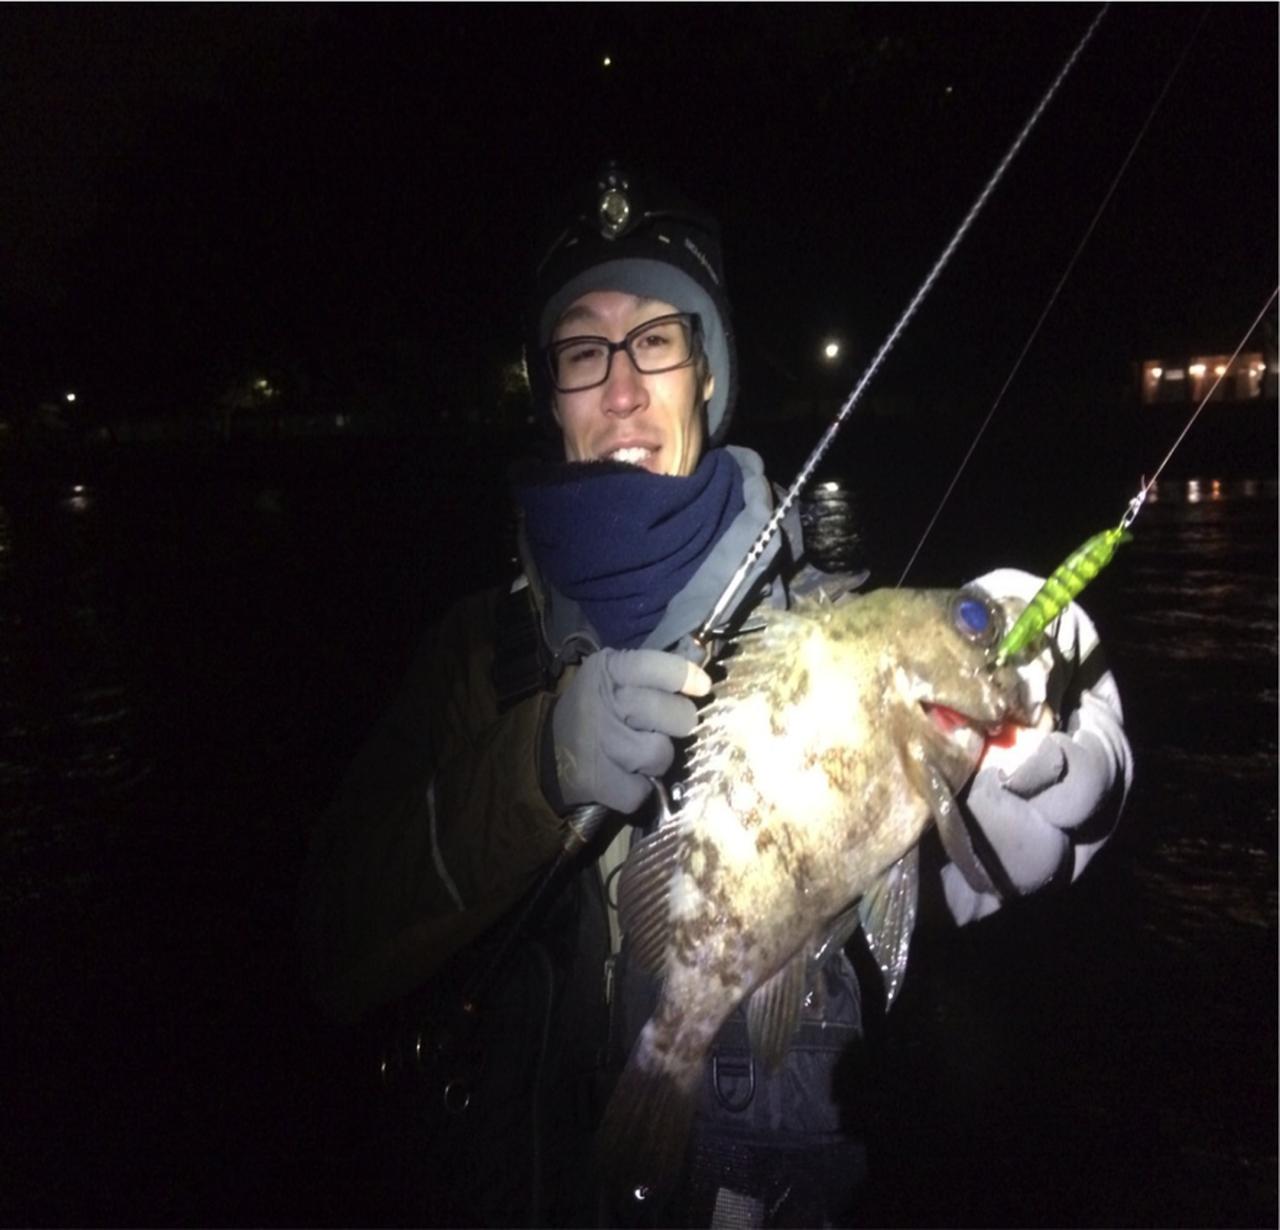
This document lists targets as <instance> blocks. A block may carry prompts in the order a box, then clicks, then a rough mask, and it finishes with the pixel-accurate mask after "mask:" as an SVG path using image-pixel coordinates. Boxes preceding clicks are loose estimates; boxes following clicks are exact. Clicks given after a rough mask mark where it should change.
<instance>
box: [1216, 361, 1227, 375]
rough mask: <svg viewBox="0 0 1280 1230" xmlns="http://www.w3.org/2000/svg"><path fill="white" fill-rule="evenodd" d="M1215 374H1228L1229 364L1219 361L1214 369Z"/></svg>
mask: <svg viewBox="0 0 1280 1230" xmlns="http://www.w3.org/2000/svg"><path fill="white" fill-rule="evenodd" d="M1213 374H1214V375H1215V376H1225V375H1226V374H1227V365H1226V364H1225V363H1219V364H1218V366H1217V367H1215V368H1214V369H1213Z"/></svg>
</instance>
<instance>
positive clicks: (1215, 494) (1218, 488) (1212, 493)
mask: <svg viewBox="0 0 1280 1230" xmlns="http://www.w3.org/2000/svg"><path fill="white" fill-rule="evenodd" d="M1209 498H1210V499H1211V500H1220V499H1222V481H1221V479H1217V478H1215V479H1214V480H1213V483H1212V484H1211V485H1210V487H1209Z"/></svg>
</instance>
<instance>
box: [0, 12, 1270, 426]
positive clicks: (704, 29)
mask: <svg viewBox="0 0 1280 1230" xmlns="http://www.w3.org/2000/svg"><path fill="white" fill-rule="evenodd" d="M1094 12H1095V9H1094V8H1092V7H1090V6H1074V5H1073V6H1051V5H1014V6H1001V5H982V6H965V5H957V6H940V7H935V6H911V5H891V6H877V5H835V6H820V7H812V8H810V7H808V6H799V5H785V6H743V5H716V6H705V7H703V6H693V5H681V6H679V7H678V8H676V7H669V6H657V7H650V6H638V5H637V6H620V7H612V6H588V7H578V6H568V7H563V8H544V7H541V6H535V5H522V6H518V7H510V8H508V7H502V6H477V7H470V6H464V7H435V6H431V7H412V8H411V7H409V6H403V7H402V6H393V7H389V8H374V7H372V6H358V7H357V6H322V7H310V6H305V5H290V6H281V7H259V6H239V5H236V6H200V5H178V6H165V7H160V6H151V5H147V6H108V5H95V6H84V7H82V6H68V5H57V6H12V5H11V6H7V7H6V8H5V9H4V11H3V14H2V15H0V24H2V26H3V37H2V38H0V43H2V44H3V47H4V51H3V53H2V54H3V59H4V69H3V74H2V77H3V84H2V85H0V91H2V93H0V117H2V118H0V152H2V154H3V163H4V165H5V167H6V174H5V175H4V176H3V180H2V186H0V250H3V252H4V262H3V278H4V302H5V305H6V306H5V309H4V311H5V313H6V314H7V316H8V321H7V332H9V334H10V336H11V337H13V338H15V339H16V340H17V342H18V345H17V346H16V347H15V348H14V349H13V350H10V354H9V359H8V360H7V362H6V367H7V368H8V369H9V374H10V377H11V379H13V380H14V383H13V384H12V385H10V387H9V388H8V389H7V390H6V396H7V397H10V398H14V397H16V398H17V399H18V401H19V402H24V401H30V400H31V399H33V398H40V397H47V396H50V395H52V394H54V393H56V391H57V390H58V389H60V388H63V387H67V388H70V387H76V388H79V389H82V390H84V391H85V397H83V398H82V400H83V401H86V402H87V401H92V402H93V404H94V405H95V406H96V407H97V412H98V413H99V414H105V415H107V416H108V417H110V416H112V415H115V416H119V415H137V414H143V413H146V414H151V413H165V414H186V413H193V412H199V411H200V410H201V409H202V408H204V407H205V406H206V405H207V403H208V402H209V401H210V399H212V398H214V397H215V396H216V395H217V393H218V391H219V390H220V389H222V388H224V387H225V385H226V383H227V382H228V381H230V380H234V379H235V378H236V377H237V375H239V374H242V373H243V372H245V371H247V370H249V369H250V368H251V367H255V366H256V367H261V368H263V369H264V370H271V371H273V372H276V373H278V374H279V377H280V379H281V380H282V381H283V382H284V383H285V384H286V385H287V386H288V388H289V390H290V394H291V396H292V397H293V398H294V399H295V401H296V402H298V403H307V402H313V403H315V404H317V405H325V406H328V405H332V404H341V403H343V402H344V401H345V402H346V403H348V404H349V405H351V406H352V407H356V406H357V404H358V403H360V402H361V399H364V398H368V397H370V396H376V397H380V398H382V399H384V400H386V399H390V400H393V401H398V402H400V403H402V405H403V406H405V407H408V413H409V415H410V416H411V417H412V416H414V415H417V414H419V413H420V414H421V415H422V416H423V421H424V422H427V421H429V416H430V415H432V414H433V413H438V412H439V411H440V410H441V409H443V408H445V407H447V406H450V405H453V406H456V405H458V404H459V403H462V402H466V401H474V400H475V399H476V398H477V397H484V396H486V395H487V392H488V390H489V389H490V388H491V387H493V386H494V382H495V380H496V375H495V373H497V372H498V371H499V370H500V367H501V365H502V364H503V363H509V362H511V361H512V360H514V359H515V358H516V357H517V356H518V354H519V347H520V334H519V313H520V310H521V307H522V304H523V289H524V286H525V278H526V274H527V271H528V268H529V264H530V253H531V251H532V248H533V245H534V241H535V237H536V236H537V235H538V234H539V232H540V230H541V228H542V227H543V226H544V225H545V219H546V217H547V216H548V211H549V210H553V209H554V207H555V205H556V202H557V200H558V196H559V193H560V192H561V190H562V189H563V186H564V185H565V184H566V183H568V182H569V181H570V180H572V179H578V178H582V177H583V176H585V175H587V174H589V173H590V172H591V171H592V170H593V169H594V167H595V165H596V164H597V163H598V161H599V160H600V159H601V158H602V157H605V156H620V157H623V158H628V159H631V160H633V162H634V163H635V164H637V165H639V166H641V167H648V168H651V169H655V170H657V171H659V172H660V173H661V174H663V175H664V176H665V177H667V178H668V179H670V180H672V181H674V182H675V183H677V184H679V185H681V186H682V187H683V188H684V190H685V191H686V192H687V193H688V194H689V195H690V196H692V197H694V198H695V199H697V200H700V201H701V202H703V203H704V204H705V205H707V206H708V207H709V208H711V209H712V210H713V211H714V212H715V213H716V214H717V215H718V216H719V217H720V219H721V220H722V225H723V227H724V232H725V246H726V260H727V265H728V277H729V283H730V291H731V294H732V296H733V299H734V303H735V310H736V313H737V325H738V329H739V336H740V348H741V350H742V352H743V355H744V381H743V392H742V399H741V402H740V405H741V407H742V414H743V415H744V420H745V421H748V422H749V421H750V416H751V415H752V414H753V413H756V412H757V411H758V410H760V409H761V408H762V407H763V406H764V404H765V403H767V402H769V401H771V400H775V399H777V398H785V397H786V396H788V395H790V394H791V393H793V392H795V391H796V390H803V389H805V388H806V387H808V382H810V381H811V380H813V379H815V378H817V377H816V374H815V373H816V367H817V362H816V355H817V349H818V343H819V341H820V340H821V338H822V337H823V336H825V334H826V333H827V332H829V331H835V332H836V333H837V334H839V335H840V336H842V337H843V338H844V339H845V341H846V342H847V345H848V355H849V365H848V373H847V374H848V375H849V376H850V377H852V376H854V375H856V369H857V365H858V364H859V362H860V361H861V360H865V358H866V357H868V356H869V355H870V354H871V353H873V352H874V350H875V348H876V346H877V345H878V344H879V342H880V340H881V338H882V337H883V336H884V334H885V333H886V332H887V330H888V328H889V327H890V325H891V324H892V322H893V320H894V319H895V318H896V316H897V314H898V312H899V311H900V310H901V308H902V307H903V306H904V305H905V303H906V302H907V300H908V299H909V297H910V295H911V293H912V291H913V290H914V288H915V286H916V284H917V283H918V282H919V280H920V279H921V277H922V276H923V274H924V273H925V272H926V271H927V269H928V268H929V266H930V265H931V264H932V262H933V260H934V259H935V257H936V255H937V254H938V252H939V251H940V250H941V248H942V246H943V244H944V243H945V242H946V240H947V238H948V237H949V235H950V234H951V232H952V230H953V229H954V227H955V226H956V224H957V223H958V221H959V219H960V218H961V217H962V216H963V214H964V211H965V210H966V209H967V207H968V205H969V203H970V202H971V201H972V200H973V198H974V197H975V195H976V193H977V191H978V190H979V188H980V186H981V184H982V183H983V181H984V180H985V178H986V176H987V175H988V174H989V173H990V171H991V169H992V168H993V167H994V165H995V163H996V162H997V161H998V159H999V157H1000V155H1001V154H1002V153H1003V151H1004V149H1005V148H1006V147H1007V145H1008V143H1009V141H1010V140H1011V138H1012V136H1013V134H1014V133H1015V132H1016V131H1017V129H1018V127H1019V126H1020V125H1021V124H1022V122H1023V121H1024V119H1025V117H1026V116H1027V114H1029V112H1030V110H1031V108H1032V107H1033V106H1034V104H1035V102H1036V100H1037V99H1038V98H1039V96H1040V94H1041V93H1042V91H1043V90H1044V88H1045V86H1046V85H1047V83H1048V82H1049V81H1050V80H1051V79H1052V77H1053V75H1054V74H1055V73H1056V72H1057V70H1058V68H1059V66H1060V65H1061V64H1062V63H1063V61H1064V60H1065V58H1066V56H1067V54H1068V52H1069V50H1070V48H1071V47H1072V46H1073V45H1074V43H1075V41H1076V40H1077V39H1078V37H1079V36H1080V34H1081V33H1082V31H1083V30H1084V28H1085V26H1086V25H1087V23H1088V21H1089V19H1090V18H1091V17H1092V15H1093V13H1094ZM1202 22H1203V24H1201V23H1202ZM1197 27H1199V28H1198V32H1197ZM1188 47H1189V51H1188V53H1187V58H1186V60H1185V62H1184V64H1183V66H1182V69H1181V71H1180V72H1179V73H1178V75H1177V76H1176V78H1175V79H1174V80H1173V82H1172V85H1171V86H1170V88H1169V91H1168V94H1167V96H1166V98H1165V99H1164V102H1163V104H1162V105H1161V107H1160V108H1159V110H1158V112H1157V113H1156V115H1155V118H1154V121H1153V122H1152V124H1151V126H1150V129H1149V130H1148V132H1147V133H1146V135H1145V137H1144V139H1143V141H1142V142H1141V144H1140V145H1139V147H1138V149H1137V152H1136V155H1135V156H1134V158H1133V161H1132V163H1131V164H1130V166H1129V168H1128V170H1127V172H1126V173H1125V175H1124V177H1123V179H1122V180H1121V182H1120V185H1119V188H1118V190H1117V192H1116V195H1115V197H1114V199H1113V200H1112V202H1111V204H1110V206H1109V207H1108V209H1107V211H1106V212H1105V214H1104V215H1103V217H1102V219H1101V221H1100V223H1099V225H1098V228H1097V230H1096V232H1095V234H1094V235H1093V237H1092V238H1091V240H1090V241H1089V244H1088V245H1087V247H1086V249H1085V252H1084V254H1083V256H1082V259H1081V261H1080V263H1079V265H1078V267H1077V268H1076V270H1075V272H1074V273H1073V274H1072V277H1071V279H1070V280H1069V282H1068V284H1067V286H1066V288H1065V290H1064V292H1063V295H1062V297H1061V299H1060V300H1059V303H1058V304H1057V306H1056V308H1055V310H1054V314H1053V316H1052V317H1051V319H1050V322H1049V324H1048V326H1047V328H1046V330H1045V333H1044V335H1043V337H1042V340H1041V342H1040V343H1039V344H1038V347H1037V351H1036V353H1035V354H1034V355H1033V356H1032V358H1031V359H1030V360H1029V364H1028V367H1027V368H1026V369H1025V377H1024V379H1025V381H1026V382H1027V387H1028V388H1029V389H1031V390H1034V389H1036V388H1042V387H1044V386H1046V385H1048V384H1054V385H1062V384H1063V383H1064V382H1065V383H1071V384H1080V385H1081V386H1082V387H1091V388H1094V389H1101V388H1110V387H1113V386H1114V385H1115V384H1116V383H1117V382H1123V381H1124V380H1125V379H1126V378H1127V373H1128V368H1127V364H1128V362H1129V361H1130V360H1133V359H1136V358H1141V357H1144V356H1146V355H1147V354H1148V353H1152V354H1156V353H1160V352H1161V350H1162V349H1164V350H1167V349H1176V348H1179V347H1183V346H1196V347H1207V348H1216V347H1220V346H1223V347H1228V348H1229V347H1231V346H1234V344H1235V342H1236V341H1237V340H1238V335H1239V334H1240V332H1242V330H1243V328H1244V327H1245V326H1246V325H1247V324H1248V322H1249V321H1250V320H1251V319H1252V318H1253V316H1254V314H1255V313H1256V312H1257V310H1258V309H1259V308H1260V306H1261V304H1262V302H1263V300H1264V299H1265V297H1266V295H1267V293H1268V292H1269V291H1270V289H1271V287H1272V285H1274V282H1275V266H1276V146H1277V135H1276V54H1277V41H1276V10H1275V7H1274V6H1272V5H1228V4H1220V5H1212V6H1208V8H1207V9H1205V8H1202V7H1201V6H1193V5H1141V6H1139V5H1132V6H1129V5H1122V6H1118V7H1116V8H1115V9H1114V10H1113V11H1112V12H1111V13H1110V14H1109V15H1108V16H1107V18H1106V19H1105V21H1104V23H1103V25H1102V27H1101V30H1100V31H1099V34H1098V35H1097V37H1096V39H1095V41H1094V43H1093V44H1092V45H1091V47H1090V48H1089V49H1088V50H1087V51H1086V53H1085V55H1084V56H1083V58H1082V60H1081V62H1080V63H1079V65H1078V66H1077V68H1076V70H1075V72H1074V73H1073V75H1072V76H1071V78H1070V79H1069V80H1068V82H1067V84H1066V86H1065V88H1064V90H1063V91H1062V93H1061V94H1060V96H1059V98H1058V99H1057V100H1056V101H1055V103H1054V104H1053V106H1052V108H1051V109H1050V111H1049V113H1048V114H1047V115H1046V117H1045V119H1044V121H1043V123H1042V124H1041V126H1040V128H1039V129H1038V131H1037V132H1036V133H1035V134H1034V135H1033V137H1032V139H1031V141H1030V143H1029V145H1028V147H1027V148H1026V150H1025V151H1024V153H1023V155H1022V156H1021V157H1020V158H1019V159H1018V161H1017V162H1016V163H1015V164H1014V167H1013V168H1012V170H1011V172H1010V174H1009V176H1008V177H1007V178H1006V181H1005V183H1004V184H1003V185H1002V187H1001V188H1000V190H999V193H998V194H997V196H996V197H995V198H994V200H993V201H992V204H991V206H990V208H989V210H988V211H987V213H986V214H985V215H984V217H983V218H982V219H981V221H980V223H979V225H978V226H977V227H976V228H975V230H974V231H973V233H972V234H971V236H970V238H969V239H968V240H967V241H966V243H965V245H964V246H963V247H962V249H961V250H960V252H959V254H958V255H957V258H956V260H955V261H954V262H953V264H952V266H951V268H950V269H949V270H948V272H947V274H946V276H945V278H944V280H943V282H942V283H941V284H940V285H939V287H938V289H937V291H936V293H935V294H934V296H933V297H932V298H931V300H930V301H929V303H928V304H927V306H926V308H925V310H924V311H922V313H921V314H920V316H919V318H918V320H917V322H916V323H915V324H913V326H912V329H911V331H910V333H909V334H908V336H907V338H906V339H905V340H904V342H903V344H902V346H901V347H900V350H899V352H898V354H896V355H895V358H894V360H893V362H892V363H891V364H890V365H889V366H888V368H887V369H886V371H885V373H884V375H883V385H884V388H885V389H886V390H889V391H892V390H894V389H902V390H906V391H907V392H909V393H910V394H911V395H913V396H917V397H920V396H925V397H927V396H929V395H930V392H931V391H933V390H940V389H945V388H954V387H956V386H958V385H965V386H966V387H972V388H973V390H974V394H975V398H976V399H977V400H978V401H979V402H981V401H982V400H983V399H985V400H986V401H988V402H989V400H990V398H991V396H992V395H993V394H994V391H995V389H996V388H997V387H998V386H999V383H1000V382H1001V381H1002V380H1003V378H1004V375H1005V374H1006V373H1007V370H1008V367H1009V365H1010V364H1011V363H1012V361H1013V358H1014V356H1015V355H1016V353H1017V351H1018V349H1019V348H1020V347H1021V345H1022V342H1023V341H1024V339H1025V337H1026V334H1027V332H1028V331H1029V330H1030V328H1031V325H1032V324H1033V322H1034V321H1035V319H1036V317H1037V316H1038V315H1039V314H1040V312H1041V310H1042V309H1043V307H1044V304H1045V303H1046V302H1047V300H1048V298H1049V295H1050V292H1051V291H1052V288H1053V286H1054V285H1055V283H1056V282H1057V280H1058V279H1059V277H1060V276H1061V275H1062V272H1063V270H1064V269H1065V267H1066V264H1067V261H1068V260H1069V259H1070V257H1071V255H1072V253H1073V252H1074V251H1075V249H1076V246H1077V245H1078V244H1079V242H1080V240H1081V238H1082V236H1083V235H1084V233H1085V230H1086V228H1087V226H1088V224H1089V222H1090V220H1091V218H1092V216H1093V214H1094V211H1095V210H1096V209H1097V207H1098V204H1099V203H1100V201H1101V200H1102V198H1103V196H1104V194H1105V193H1106V191H1107V189H1108V187H1109V186H1110V184H1111V182H1112V180H1113V178H1114V177H1115V175H1116V173H1117V171H1118V169H1119V167H1120V165H1121V163H1122V162H1123V160H1124V158H1125V156H1126V154H1127V153H1128V152H1129V149H1130V147H1131V145H1132V143H1133V141H1134V139H1135V137H1136V136H1137V133H1138V131H1139V129H1140V128H1141V126H1142V124H1143V123H1144V121H1145V120H1146V118H1147V116H1148V114H1149V113H1150V111H1151V109H1152V107H1153V105H1154V103H1155V100H1156V98H1157V96H1158V95H1159V93H1160V91H1161V90H1162V89H1163V88H1164V86H1165V84H1166V82H1167V81H1168V79H1169V75H1170V73H1171V71H1172V69H1173V66H1174V64H1175V63H1176V62H1177V60H1178V59H1179V57H1180V56H1181V55H1182V54H1183V52H1184V50H1187V49H1188ZM606 55H608V56H610V57H611V59H612V64H611V65H610V66H609V67H607V68H606V67H605V66H604V64H603V58H604V57H605V56H606ZM6 349H9V348H8V347H7V348H6ZM975 370H979V371H981V372H982V373H983V374H982V375H981V377H980V378H977V379H975V377H974V372H975ZM6 383H7V384H8V383H9V382H6Z"/></svg>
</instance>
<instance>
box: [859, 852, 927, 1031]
mask: <svg viewBox="0 0 1280 1230" xmlns="http://www.w3.org/2000/svg"><path fill="white" fill-rule="evenodd" d="M919 886H920V855H919V848H918V847H917V846H912V847H911V849H910V850H908V851H907V853H906V854H904V855H903V856H902V857H901V858H900V859H899V860H898V861H897V862H896V863H894V864H893V866H892V867H890V868H889V870H888V871H886V872H885V873H884V875H882V876H881V877H880V878H879V879H878V880H877V881H876V882H875V883H874V884H873V885H872V886H871V887H870V888H869V889H868V890H867V891H866V892H865V893H864V894H863V896H862V899H861V900H860V901H859V902H858V906H857V918H858V919H859V920H860V921H861V923H862V930H863V933H864V934H865V935H866V937H867V947H868V948H870V949H871V955H872V956H873V957H875V959H876V964H877V965H878V966H879V967H880V973H881V975H882V977H883V978H884V1006H885V1011H886V1012H887V1011H888V1010H889V1009H890V1008H891V1007H892V1006H893V1001H894V1000H895V999H896V998H897V995H898V992H899V991H900V990H901V989H902V980H903V978H905V977H906V973H907V957H908V955H909V954H910V951H911V933H912V932H913V931H914V930H915V927H916V903H917V900H918V898H919Z"/></svg>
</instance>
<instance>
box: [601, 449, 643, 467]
mask: <svg viewBox="0 0 1280 1230" xmlns="http://www.w3.org/2000/svg"><path fill="white" fill-rule="evenodd" d="M605 456H606V457H607V458H608V460H610V461H625V462H627V463H628V464H629V465H633V466H638V465H639V464H640V463H641V462H642V461H645V460H647V459H648V458H649V457H652V456H653V449H651V448H616V449H614V450H613V452H612V453H606V454H605Z"/></svg>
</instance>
